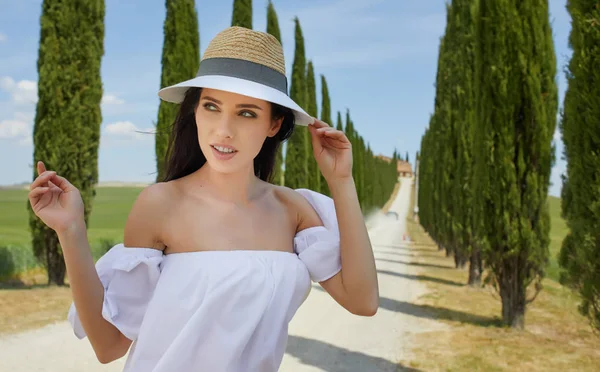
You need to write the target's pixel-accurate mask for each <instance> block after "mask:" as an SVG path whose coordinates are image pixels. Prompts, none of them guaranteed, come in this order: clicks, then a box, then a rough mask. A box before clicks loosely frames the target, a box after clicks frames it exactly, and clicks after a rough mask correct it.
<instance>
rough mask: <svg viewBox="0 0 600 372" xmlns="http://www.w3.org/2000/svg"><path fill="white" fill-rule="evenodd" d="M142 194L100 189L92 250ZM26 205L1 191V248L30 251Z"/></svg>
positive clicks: (554, 203)
mask: <svg viewBox="0 0 600 372" xmlns="http://www.w3.org/2000/svg"><path fill="white" fill-rule="evenodd" d="M141 191H142V188H133V187H123V188H119V187H114V188H113V187H100V188H98V191H97V195H96V198H95V200H94V204H93V210H92V214H91V216H90V221H89V224H88V237H89V239H90V244H91V245H92V246H95V245H97V244H98V242H100V241H101V240H102V239H108V240H111V241H114V242H120V241H122V239H123V229H124V227H125V222H126V220H127V215H128V214H129V210H130V209H131V206H132V205H133V203H134V201H135V198H136V197H137V195H138V194H139V193H140V192H141ZM548 202H549V203H550V204H549V207H550V217H551V221H552V228H551V231H550V237H551V239H552V240H551V243H550V264H549V266H548V277H549V278H551V279H553V280H556V281H558V275H559V267H558V263H557V255H558V253H559V251H560V246H561V244H562V240H563V238H564V237H565V235H566V234H567V226H566V224H565V221H564V220H563V219H562V218H561V217H560V199H558V198H555V197H550V198H549V200H548ZM27 203H28V200H27V190H0V211H1V213H0V247H3V246H4V247H6V246H17V247H21V248H22V249H26V250H30V248H29V247H30V237H29V225H28V215H27V209H26V205H27Z"/></svg>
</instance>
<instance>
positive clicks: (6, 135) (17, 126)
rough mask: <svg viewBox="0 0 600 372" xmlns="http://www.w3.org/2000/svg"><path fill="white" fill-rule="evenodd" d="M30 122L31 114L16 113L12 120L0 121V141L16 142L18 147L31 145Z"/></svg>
mask: <svg viewBox="0 0 600 372" xmlns="http://www.w3.org/2000/svg"><path fill="white" fill-rule="evenodd" d="M32 122H33V115H32V114H30V113H23V112H16V113H15V114H14V117H13V118H12V119H6V120H2V121H0V140H16V141H17V143H18V144H19V145H30V144H32V143H33V139H32V127H33V125H32Z"/></svg>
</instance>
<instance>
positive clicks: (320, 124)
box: [312, 118, 331, 128]
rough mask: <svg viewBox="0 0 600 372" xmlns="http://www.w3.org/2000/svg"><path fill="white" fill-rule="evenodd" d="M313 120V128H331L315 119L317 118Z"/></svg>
mask: <svg viewBox="0 0 600 372" xmlns="http://www.w3.org/2000/svg"><path fill="white" fill-rule="evenodd" d="M314 119H315V122H314V123H313V124H312V125H313V126H314V127H315V128H324V127H329V128H331V126H330V125H329V124H327V123H326V122H324V121H321V120H319V119H317V118H314Z"/></svg>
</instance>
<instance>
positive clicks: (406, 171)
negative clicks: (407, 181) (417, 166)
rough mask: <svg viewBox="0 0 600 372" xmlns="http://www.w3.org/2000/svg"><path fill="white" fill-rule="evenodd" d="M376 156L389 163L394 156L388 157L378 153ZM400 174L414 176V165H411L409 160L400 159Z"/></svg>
mask: <svg viewBox="0 0 600 372" xmlns="http://www.w3.org/2000/svg"><path fill="white" fill-rule="evenodd" d="M376 157H377V158H379V159H382V160H385V161H386V162H388V163H389V162H391V161H392V158H388V157H387V156H383V155H377V156H376ZM398 176H399V177H412V176H413V170H412V166H411V165H410V163H409V162H407V161H404V160H398Z"/></svg>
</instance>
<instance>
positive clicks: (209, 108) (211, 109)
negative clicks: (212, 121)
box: [204, 103, 217, 111]
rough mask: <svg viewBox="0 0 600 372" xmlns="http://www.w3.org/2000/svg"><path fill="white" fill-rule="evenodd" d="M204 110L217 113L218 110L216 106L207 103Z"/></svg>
mask: <svg viewBox="0 0 600 372" xmlns="http://www.w3.org/2000/svg"><path fill="white" fill-rule="evenodd" d="M204 108H205V109H207V110H209V111H216V110H217V108H216V107H215V105H213V104H212V103H205V104H204Z"/></svg>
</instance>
